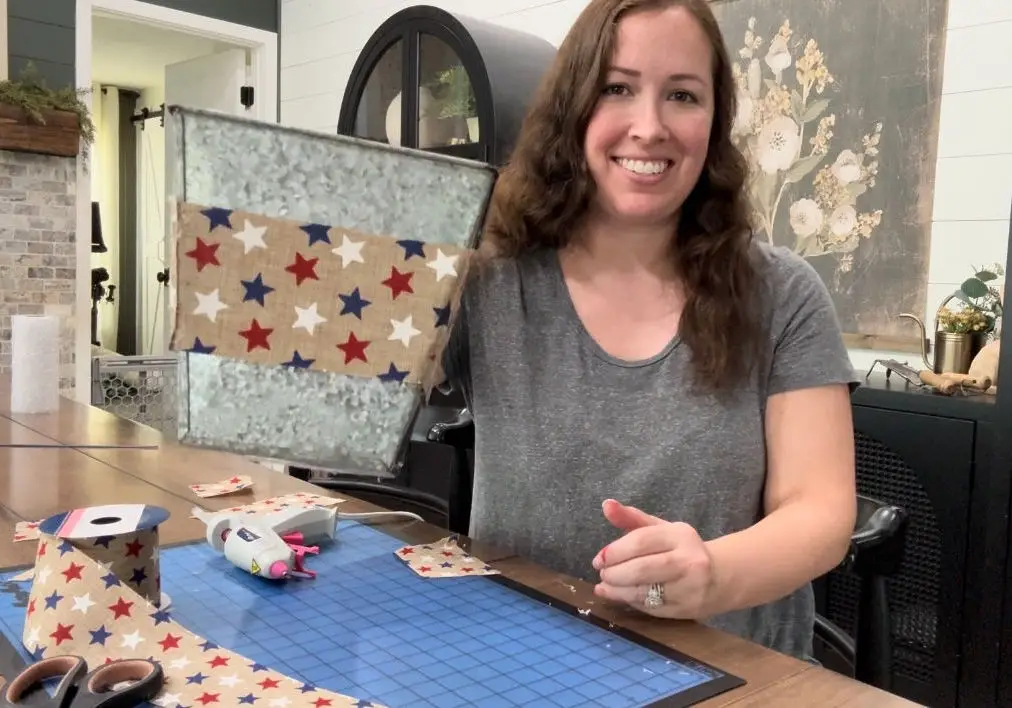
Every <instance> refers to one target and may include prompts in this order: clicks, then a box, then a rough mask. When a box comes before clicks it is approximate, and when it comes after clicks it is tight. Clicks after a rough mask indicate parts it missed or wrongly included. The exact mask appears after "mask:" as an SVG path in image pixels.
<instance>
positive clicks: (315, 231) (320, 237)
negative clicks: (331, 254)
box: [299, 224, 330, 246]
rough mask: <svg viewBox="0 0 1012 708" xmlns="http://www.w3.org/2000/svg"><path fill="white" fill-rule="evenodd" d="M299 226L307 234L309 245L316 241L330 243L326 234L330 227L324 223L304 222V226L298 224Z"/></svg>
mask: <svg viewBox="0 0 1012 708" xmlns="http://www.w3.org/2000/svg"><path fill="white" fill-rule="evenodd" d="M299 228H300V229H302V230H303V231H305V232H306V234H307V235H308V236H309V245H310V246H312V245H313V244H314V243H316V242H317V241H320V242H323V243H330V236H328V235H327V232H328V231H330V227H329V226H327V225H326V224H306V225H304V226H300V227H299Z"/></svg>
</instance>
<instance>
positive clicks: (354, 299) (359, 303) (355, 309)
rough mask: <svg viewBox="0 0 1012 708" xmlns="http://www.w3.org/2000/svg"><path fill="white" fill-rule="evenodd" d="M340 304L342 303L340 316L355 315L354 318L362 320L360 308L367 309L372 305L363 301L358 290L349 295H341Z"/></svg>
mask: <svg viewBox="0 0 1012 708" xmlns="http://www.w3.org/2000/svg"><path fill="white" fill-rule="evenodd" d="M338 297H339V298H341V302H343V303H344V307H343V308H342V309H341V314H342V315H355V317H357V318H359V319H362V308H364V307H368V306H369V305H371V304H372V302H370V301H369V300H363V299H362V295H361V293H359V291H358V288H355V289H354V290H352V291H351V295H341V294H338Z"/></svg>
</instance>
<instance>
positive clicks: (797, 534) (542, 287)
mask: <svg viewBox="0 0 1012 708" xmlns="http://www.w3.org/2000/svg"><path fill="white" fill-rule="evenodd" d="M734 95H735V87H734V84H733V79H732V76H731V71H730V67H729V61H728V57H727V53H726V50H725V48H724V44H723V42H722V39H721V36H720V31H719V29H718V27H717V23H716V21H715V20H714V17H713V15H712V14H711V12H710V10H709V8H708V7H707V3H706V2H705V0H666V1H664V0H653V1H651V0H591V2H590V3H589V5H588V7H587V8H586V10H585V11H584V12H583V14H582V15H581V16H580V17H579V19H578V20H577V21H576V24H575V25H574V27H573V28H572V30H571V32H570V34H569V36H568V37H567V38H566V40H565V41H564V43H563V44H562V46H561V48H560V50H559V53H558V57H557V59H556V62H555V64H554V66H553V67H552V69H551V70H550V72H549V74H548V76H547V77H546V79H545V82H544V85H543V87H542V88H541V90H540V92H539V94H538V95H537V96H536V97H535V98H534V99H533V104H532V106H531V108H530V110H529V114H528V117H527V119H526V122H525V124H524V126H523V129H522V132H521V135H520V137H519V140H518V144H517V146H516V148H515V151H514V154H513V156H512V160H511V164H510V165H509V166H508V168H507V169H506V170H504V173H503V174H502V176H501V178H500V181H499V183H498V185H497V187H496V190H495V194H494V196H493V201H492V206H491V209H490V213H489V218H488V222H487V224H486V229H485V233H484V235H483V245H482V248H481V249H480V250H481V254H480V257H479V258H478V259H477V261H478V263H477V265H475V266H473V267H472V268H471V269H470V272H469V274H468V280H467V284H466V287H465V288H464V290H463V295H462V302H461V306H460V307H459V308H458V313H457V318H456V321H455V322H454V325H453V329H452V336H451V339H450V342H449V345H448V347H447V349H446V352H445V354H444V356H442V357H441V360H442V361H443V362H444V364H443V366H444V369H445V374H446V379H447V381H448V382H450V383H451V384H452V385H453V386H455V387H458V388H460V389H462V390H463V391H464V392H465V395H466V397H467V400H468V404H469V407H470V409H471V412H472V414H473V416H474V419H475V425H476V428H475V429H476V449H475V487H474V503H473V512H472V522H471V523H472V525H471V534H472V536H474V537H475V538H477V539H481V540H483V541H488V542H490V543H493V544H497V545H500V546H503V547H507V548H511V549H513V550H514V551H515V552H517V553H519V554H521V555H523V556H526V557H529V558H531V559H533V560H535V561H537V562H540V563H542V564H544V565H547V566H549V567H551V568H554V569H556V570H557V571H560V572H564V573H568V574H571V575H574V576H577V577H581V578H584V579H586V580H589V581H592V582H594V583H596V586H595V592H596V593H597V594H598V595H599V596H600V597H602V598H607V599H609V600H614V601H617V602H621V603H628V604H629V605H632V606H634V607H636V608H639V609H641V610H643V611H645V612H648V613H650V614H652V615H655V616H657V617H664V618H684V619H699V620H704V621H707V622H708V623H709V624H711V625H713V626H716V627H720V628H722V629H725V630H727V631H730V632H733V633H736V634H739V635H741V636H743V637H747V638H749V639H751V640H753V641H756V642H759V643H761V644H764V645H766V646H769V647H772V648H774V649H776V650H779V651H781V652H784V653H787V654H791V655H794V656H797V657H801V658H810V655H811V641H812V627H813V621H814V608H813V597H812V592H811V586H810V581H811V580H812V579H813V578H815V577H817V576H819V575H822V574H824V573H825V572H827V571H829V570H831V569H832V568H833V567H834V566H835V565H837V564H838V563H839V562H840V560H841V559H842V558H843V556H844V554H845V552H846V549H847V546H848V539H849V537H850V534H851V531H852V529H853V525H854V517H855V506H856V504H855V488H854V486H855V485H854V460H853V432H852V424H851V417H850V402H849V385H850V384H852V383H854V381H855V380H854V378H853V371H852V368H851V365H850V362H849V359H848V356H847V351H846V349H845V347H844V345H843V343H842V339H841V336H840V330H839V325H838V323H837V321H836V317H835V314H834V311H833V307H832V304H831V302H830V300H829V297H828V294H827V292H826V290H825V288H824V287H823V285H822V283H821V282H820V280H819V278H818V276H817V275H816V273H815V272H814V271H813V270H812V269H811V267H810V266H809V265H808V264H807V263H806V262H805V261H803V260H802V259H800V258H799V257H797V256H795V255H794V254H793V253H791V252H789V251H786V250H779V249H774V248H772V247H770V246H768V245H767V244H765V243H758V242H754V241H753V240H752V237H751V232H750V229H749V224H748V212H749V210H748V208H747V206H746V196H745V192H744V188H743V184H744V181H745V178H746V170H747V168H746V165H745V163H744V162H743V158H742V156H741V155H740V154H739V152H738V151H737V150H736V149H735V148H734V146H733V145H732V143H731V141H730V137H729V135H730V129H731V120H732V116H734V115H735V103H734Z"/></svg>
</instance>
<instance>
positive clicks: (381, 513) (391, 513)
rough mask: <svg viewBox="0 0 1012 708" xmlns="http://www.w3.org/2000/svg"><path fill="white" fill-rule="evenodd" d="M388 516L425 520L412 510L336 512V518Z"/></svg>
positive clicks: (379, 517) (377, 517)
mask: <svg viewBox="0 0 1012 708" xmlns="http://www.w3.org/2000/svg"><path fill="white" fill-rule="evenodd" d="M390 516H401V517H404V518H406V519H413V520H415V521H421V522H422V523H424V522H425V519H423V518H422V517H421V516H419V515H418V514H415V513H413V512H410V511H367V512H364V513H360V514H351V513H338V515H337V518H338V519H382V518H386V517H390Z"/></svg>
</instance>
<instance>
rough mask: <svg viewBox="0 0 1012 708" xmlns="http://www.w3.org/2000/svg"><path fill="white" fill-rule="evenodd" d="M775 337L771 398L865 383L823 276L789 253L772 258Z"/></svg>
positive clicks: (800, 258)
mask: <svg viewBox="0 0 1012 708" xmlns="http://www.w3.org/2000/svg"><path fill="white" fill-rule="evenodd" d="M771 258H772V262H771V265H772V269H771V270H772V276H773V282H772V286H773V293H772V295H773V297H772V302H773V303H774V306H773V311H772V313H771V320H770V321H771V335H772V337H773V342H772V345H773V351H772V360H771V362H770V372H769V380H768V383H767V390H766V394H767V396H770V395H773V394H776V393H783V392H785V391H792V390H797V389H803V388H812V387H816V386H826V385H829V384H847V385H848V386H849V387H850V390H851V391H853V390H854V389H855V388H856V387H857V385H858V383H859V381H860V379H859V378H858V376H857V373H856V372H855V370H854V367H853V364H852V363H851V361H850V355H849V354H848V352H847V347H846V345H845V344H844V342H843V334H842V332H841V328H840V322H839V318H838V317H837V315H836V308H835V307H834V305H833V301H832V299H831V298H830V295H829V291H828V289H827V288H826V286H825V284H824V283H823V282H822V279H821V278H820V277H819V274H818V273H817V272H816V271H815V269H814V268H813V267H812V266H811V264H809V263H808V261H806V260H805V259H803V258H802V257H800V256H798V255H796V254H794V253H793V252H791V251H787V250H786V249H777V251H776V252H775V253H774V254H773V255H772V257H771Z"/></svg>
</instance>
